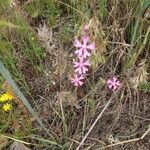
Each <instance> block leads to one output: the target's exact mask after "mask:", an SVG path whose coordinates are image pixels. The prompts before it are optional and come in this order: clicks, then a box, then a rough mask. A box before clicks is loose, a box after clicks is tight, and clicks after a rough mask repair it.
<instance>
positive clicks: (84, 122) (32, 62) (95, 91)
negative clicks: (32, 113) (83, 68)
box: [0, 0, 150, 150]
mask: <svg viewBox="0 0 150 150" xmlns="http://www.w3.org/2000/svg"><path fill="white" fill-rule="evenodd" d="M1 3H2V4H4V2H1ZM6 6H7V7H6ZM6 6H5V5H2V6H1V5H0V7H1V8H3V9H2V10H3V11H4V10H6V8H9V9H8V10H7V11H6V12H5V13H4V14H2V17H1V19H2V21H0V27H1V26H2V28H1V29H0V38H1V42H0V59H1V60H2V61H3V63H4V64H5V65H6V66H7V68H8V69H9V71H10V72H11V74H12V76H13V78H14V80H15V81H16V82H17V83H18V84H19V86H20V88H21V90H22V92H23V93H24V94H25V95H26V97H27V98H28V99H30V101H29V102H30V104H31V105H32V108H34V110H36V112H37V113H38V116H39V118H40V120H41V121H42V123H43V124H44V125H45V127H46V128H47V130H48V131H49V132H50V133H52V134H53V136H54V139H51V138H50V137H49V135H47V133H45V132H44V130H43V129H42V128H41V127H39V125H38V124H37V123H36V121H35V120H34V119H33V118H32V117H31V120H32V119H33V121H32V126H33V127H31V128H30V129H32V131H31V132H29V133H28V136H26V137H25V136H23V135H18V136H15V135H16V134H15V131H13V132H11V133H10V131H9V130H11V129H12V127H9V126H8V127H7V128H6V129H7V130H2V131H0V132H1V134H3V138H4V139H11V140H12V141H17V140H19V141H17V142H21V143H22V144H27V143H28V144H27V145H28V147H30V148H31V149H37V150H41V149H43V150H44V149H64V150H65V149H66V150H73V149H77V150H78V149H85V150H88V149H90V150H99V149H110V150H120V149H121V150H149V149H150V141H149V129H150V127H149V124H150V93H149V92H150V91H149V90H147V89H145V91H146V92H143V91H144V90H140V89H139V86H141V84H140V83H143V84H145V85H149V82H150V78H149V71H150V69H149V65H150V63H149V60H150V59H149V58H150V52H149V48H150V45H149V36H150V34H149V32H150V31H149V30H150V28H149V26H148V25H149V16H148V15H147V14H149V4H148V1H146V0H145V1H144V0H141V1H134V0H131V1H129V0H122V1H118V0H113V1H107V2H106V1H104V0H102V1H99V0H93V2H89V1H87V0H82V1H68V0H66V1H57V0H56V1H53V0H52V1H46V0H44V1H43V2H42V1H41V0H38V1H35V0H31V1H30V0H29V1H26V0H22V1H20V0H11V5H10V4H6ZM46 6H47V7H46ZM50 8H51V9H50ZM13 11H14V12H15V13H14V12H13ZM0 13H1V10H0ZM8 14H9V16H8ZM8 22H10V23H12V24H10V23H9V24H8ZM85 24H89V26H90V34H91V37H92V40H93V41H95V42H96V51H95V55H93V56H92V58H91V63H92V68H91V70H90V72H89V74H88V77H87V79H86V83H85V85H84V86H83V87H80V88H75V87H73V86H72V85H71V83H70V81H69V78H70V76H71V75H72V73H73V68H72V65H71V63H72V59H73V51H74V48H73V44H72V42H73V40H74V37H77V36H81V32H82V28H83V26H84V25H85ZM15 25H16V26H15ZM20 26H21V27H22V26H23V30H22V29H20V28H19V27H20ZM7 49H9V51H7V53H5V52H6V50H7ZM114 75H116V76H117V77H118V78H119V79H120V81H121V82H122V86H121V88H120V89H119V90H118V91H117V92H115V93H112V91H110V90H109V89H108V88H107V87H106V84H105V83H106V81H107V79H109V78H110V77H112V76H114ZM0 81H2V80H1V79H0ZM143 87H144V86H143ZM13 115H14V114H13V112H12V116H13ZM20 117H21V118H23V115H21V114H20ZM18 119H19V117H16V121H18ZM10 120H11V119H10ZM27 124H28V123H27ZM33 129H34V130H33ZM24 130H25V129H24ZM1 139H2V138H1V137H0V142H1ZM15 139H16V140H15ZM4 141H5V142H6V140H4ZM22 141H23V142H22ZM6 143H7V142H6ZM9 145H10V143H8V144H6V145H4V146H5V148H8V147H9Z"/></svg>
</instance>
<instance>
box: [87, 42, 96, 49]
mask: <svg viewBox="0 0 150 150" xmlns="http://www.w3.org/2000/svg"><path fill="white" fill-rule="evenodd" d="M87 48H88V49H90V50H94V49H95V44H94V43H92V44H90V45H87Z"/></svg>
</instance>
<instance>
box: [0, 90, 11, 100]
mask: <svg viewBox="0 0 150 150" xmlns="http://www.w3.org/2000/svg"><path fill="white" fill-rule="evenodd" d="M13 98H14V97H13V95H12V94H11V93H8V92H7V93H5V94H3V95H1V96H0V102H5V101H7V100H12V99H13Z"/></svg>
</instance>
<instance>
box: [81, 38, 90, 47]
mask: <svg viewBox="0 0 150 150" xmlns="http://www.w3.org/2000/svg"><path fill="white" fill-rule="evenodd" d="M82 40H83V45H87V43H88V42H89V40H90V37H89V36H83V38H82Z"/></svg>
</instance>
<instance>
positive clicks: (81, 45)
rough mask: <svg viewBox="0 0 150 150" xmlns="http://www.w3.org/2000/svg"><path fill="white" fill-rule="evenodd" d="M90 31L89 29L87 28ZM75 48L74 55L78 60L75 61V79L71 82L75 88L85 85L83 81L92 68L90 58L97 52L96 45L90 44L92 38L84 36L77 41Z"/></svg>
mask: <svg viewBox="0 0 150 150" xmlns="http://www.w3.org/2000/svg"><path fill="white" fill-rule="evenodd" d="M86 31H88V28H86ZM73 44H74V46H75V48H76V50H75V52H74V54H75V55H76V58H77V59H76V60H74V61H73V67H74V71H75V74H74V77H73V78H71V82H72V83H73V84H74V86H82V85H83V84H84V82H83V80H84V78H85V76H86V73H87V72H88V70H89V67H90V66H91V63H90V61H89V57H90V56H91V54H92V52H93V51H94V50H95V43H90V36H89V35H87V34H84V35H83V36H82V37H81V39H80V40H79V39H75V41H74V43H73Z"/></svg>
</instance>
